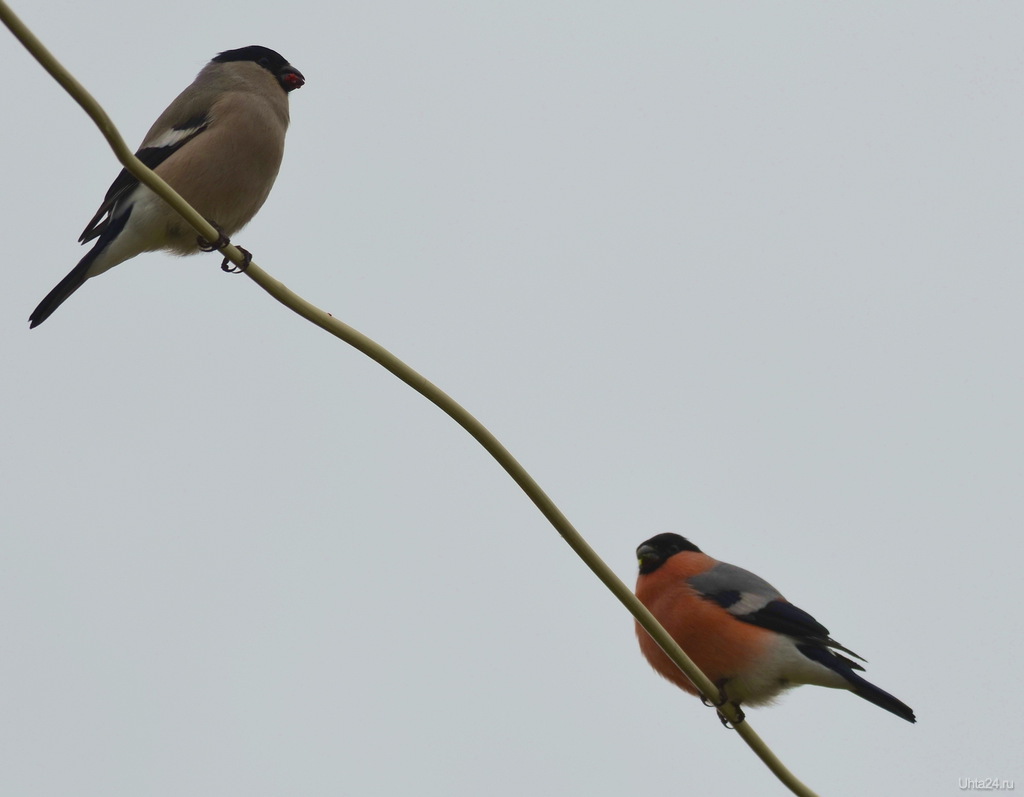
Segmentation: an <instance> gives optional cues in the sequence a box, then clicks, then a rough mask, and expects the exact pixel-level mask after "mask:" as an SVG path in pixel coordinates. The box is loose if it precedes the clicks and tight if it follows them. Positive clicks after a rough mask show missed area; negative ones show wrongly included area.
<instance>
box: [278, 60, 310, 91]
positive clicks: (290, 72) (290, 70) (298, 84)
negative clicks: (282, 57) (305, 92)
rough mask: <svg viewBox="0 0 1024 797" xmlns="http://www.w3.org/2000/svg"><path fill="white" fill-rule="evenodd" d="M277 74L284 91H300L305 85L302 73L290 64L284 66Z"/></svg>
mask: <svg viewBox="0 0 1024 797" xmlns="http://www.w3.org/2000/svg"><path fill="white" fill-rule="evenodd" d="M278 74H279V75H280V78H281V85H282V86H284V90H285V91H295V89H301V88H302V87H303V86H304V85H305V83H306V78H304V77H303V76H302V73H301V72H300V71H299V70H298V69H296V68H295V67H294V66H292V65H291V64H285V67H284V69H282V70H281V71H280V72H279V73H278Z"/></svg>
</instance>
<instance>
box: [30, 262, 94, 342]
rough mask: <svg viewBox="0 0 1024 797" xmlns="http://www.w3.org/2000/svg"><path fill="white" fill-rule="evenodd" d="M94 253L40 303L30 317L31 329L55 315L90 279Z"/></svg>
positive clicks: (72, 270)
mask: <svg viewBox="0 0 1024 797" xmlns="http://www.w3.org/2000/svg"><path fill="white" fill-rule="evenodd" d="M94 251H96V250H93V252H94ZM93 252H89V254H87V255H86V256H85V257H83V258H82V261H81V262H80V263H79V264H78V265H77V266H75V267H74V268H73V269H71V273H70V274H68V275H67V276H66V277H65V278H64V279H62V280H61V281H60V282H58V283H57V287H55V288H54V289H53V290H52V291H50V292H49V293H48V294H46V298H45V299H43V300H42V301H41V302H40V303H39V306H38V307H36V309H35V310H33V311H32V315H30V316H29V317H28V328H29V329H33V328H34V327H37V326H39V325H40V324H41V323H43V322H44V321H45V320H46V319H47V318H49V317H50V316H51V315H53V311H54V310H56V309H57V308H58V307H60V306H61V305H62V304H63V303H64V302H65V301H66V300H67V298H68V297H69V296H70V295H71V294H73V293H74V292H75V291H77V290H78V289H79V288H81V287H82V286H83V285H84V284H85V281H86V279H88V275H87V274H86V272H87V271H88V270H89V265H90V263H92V261H93V257H90V255H92V254H93Z"/></svg>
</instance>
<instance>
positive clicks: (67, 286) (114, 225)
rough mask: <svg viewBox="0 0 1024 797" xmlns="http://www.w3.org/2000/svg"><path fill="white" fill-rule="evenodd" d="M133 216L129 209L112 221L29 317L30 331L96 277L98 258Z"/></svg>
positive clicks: (104, 269) (106, 267) (107, 266)
mask: <svg viewBox="0 0 1024 797" xmlns="http://www.w3.org/2000/svg"><path fill="white" fill-rule="evenodd" d="M131 215H132V212H131V208H129V209H128V211H127V212H125V213H122V214H121V215H120V216H118V217H117V218H116V219H112V220H111V221H110V222H109V223H108V224H107V225H106V226H105V227H104V228H103V232H102V234H101V235H100V236H99V240H98V241H96V243H95V244H94V245H93V247H92V249H90V250H89V251H88V252H86V253H85V257H83V258H82V259H81V260H79V261H78V265H77V266H75V267H74V268H73V269H71V273H70V274H68V275H67V276H66V277H65V278H64V279H62V280H61V281H60V282H58V283H57V286H56V287H55V288H54V289H53V290H52V291H50V292H49V293H48V294H46V298H44V299H43V300H42V301H41V302H40V303H39V306H38V307H36V309H35V310H33V311H32V315H30V316H29V317H28V328H29V329H33V328H35V327H37V326H39V325H40V324H41V323H43V322H44V321H45V320H46V319H47V318H49V317H50V316H51V315H53V311H54V310H56V309H57V308H58V307H60V306H61V305H62V304H64V302H66V301H67V299H68V297H69V296H70V295H71V294H73V293H74V292H75V291H77V290H78V289H79V288H81V287H82V285H84V284H85V281H86V280H87V279H89V277H90V276H95V275H90V274H89V269H90V267H91V266H92V264H93V263H94V262H95V261H96V258H97V257H99V256H100V255H101V254H103V252H104V251H105V250H106V249H107V247H108V246H109V245H110V244H111V242H112V241H114V240H115V239H116V238H117V236H119V235H120V234H121V231H122V230H123V229H124V226H125V224H127V223H128V219H129V218H130V217H131ZM84 237H85V236H84V234H83V238H84ZM93 237H95V236H93ZM86 240H90V239H86ZM83 243H85V241H83ZM117 262H120V261H114V263H108V264H107V265H106V266H105V267H104V268H103V269H102V270H101V271H106V270H107V269H108V268H110V267H111V266H113V265H115V264H116V263H117Z"/></svg>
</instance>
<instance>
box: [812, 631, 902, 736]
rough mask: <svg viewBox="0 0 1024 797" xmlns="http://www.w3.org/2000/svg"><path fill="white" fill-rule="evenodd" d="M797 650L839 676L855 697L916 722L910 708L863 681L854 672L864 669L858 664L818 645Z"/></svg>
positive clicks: (868, 682)
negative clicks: (855, 669)
mask: <svg viewBox="0 0 1024 797" xmlns="http://www.w3.org/2000/svg"><path fill="white" fill-rule="evenodd" d="M797 650H799V651H800V652H801V653H803V654H804V655H805V656H806V657H807V658H809V659H811V660H812V661H816V662H818V664H822V665H824V666H825V667H828V668H829V669H830V670H832V671H833V672H835V673H838V674H839V675H841V676H842V677H843V679H844V680H845V681H846V682H847V683H848V684H849V685H850V687H849V688H850V690H851V691H852V692H853V693H854V694H855V695H857V697H862V698H864V699H865V700H867V701H868V702H869V703H874V704H875V705H876V706H878V707H880V708H884V709H885V710H886V711H891V712H892V713H893V714H895V715H896V716H897V717H901V718H903V719H905V720H906V721H907V722H917V717H915V716H914V710H913V709H912V708H911V707H910V706H908V705H907V704H906V703H904V702H903V701H902V700H899V699H898V698H895V697H893V696H892V695H890V694H889V693H888V692H886V691H884V690H882V689H879V688H878V687H877V686H875V685H874V684H873V683H871V682H870V681H867V680H865V679H864V678H862V677H861V676H859V675H858V674H857V673H856V672H854V667H856V668H857V669H858V670H863V669H864V668H863V667H861V666H860V665H859V664H857V663H855V662H852V661H850V660H849V659H847V658H846V657H845V656H840V655H839V654H837V653H833V652H832V651H830V650H828V649H827V648H823V647H820V646H818V645H797ZM847 652H850V651H847ZM855 655H856V654H855Z"/></svg>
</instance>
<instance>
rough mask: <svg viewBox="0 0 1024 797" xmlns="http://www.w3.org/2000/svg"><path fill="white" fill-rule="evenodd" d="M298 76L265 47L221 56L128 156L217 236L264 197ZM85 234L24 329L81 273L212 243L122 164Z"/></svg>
mask: <svg viewBox="0 0 1024 797" xmlns="http://www.w3.org/2000/svg"><path fill="white" fill-rule="evenodd" d="M303 83H305V78H304V77H303V76H302V73H301V72H299V70H297V69H296V68H295V67H293V66H292V65H291V64H289V63H288V61H287V60H285V58H284V57H283V56H282V55H280V54H279V53H276V52H274V51H273V50H271V49H269V48H267V47H259V46H256V45H253V46H251V47H242V48H241V49H238V50H227V51H225V52H223V53H220V54H219V55H217V56H215V57H214V59H213V60H212V61H210V63H208V64H207V65H206V66H205V67H203V69H202V71H200V72H199V74H198V75H197V76H196V79H195V80H194V81H193V82H192V85H190V86H189V87H188V88H187V89H185V90H184V91H183V92H182V93H181V94H179V95H178V97H177V98H176V99H175V100H174V102H172V103H171V104H170V105H169V106H168V108H167V110H165V111H164V112H163V113H162V114H160V118H158V119H157V120H156V122H155V123H154V124H153V126H152V127H151V128H150V130H149V132H148V133H147V134H146V137H145V139H144V140H143V142H142V146H141V147H140V148H139V151H138V152H137V153H136V155H137V156H138V158H139V160H141V161H142V162H143V163H144V164H146V165H147V166H149V167H150V168H151V169H153V170H154V171H155V172H156V173H157V174H158V175H160V176H161V177H162V178H163V179H164V180H166V181H167V183H168V184H169V185H170V186H171V187H172V188H174V189H175V190H176V191H177V192H178V193H179V194H181V196H182V197H183V198H184V199H185V201H186V202H188V203H189V204H191V205H192V206H193V207H194V208H195V209H196V210H198V211H199V213H200V214H202V215H203V217H204V218H206V219H207V220H208V221H209V222H210V223H211V224H213V225H214V226H215V227H217V228H218V229H219V230H220V232H221V235H222V238H224V239H226V238H227V236H230V235H233V234H234V233H236V232H237V231H238V230H240V229H242V227H244V226H245V225H246V224H248V223H249V221H250V220H251V219H252V217H253V216H255V215H256V211H258V210H259V209H260V208H261V207H262V206H263V203H264V202H265V201H266V200H267V197H268V196H269V195H270V189H271V187H273V185H274V180H275V179H276V178H277V172H278V169H280V167H281V159H282V157H283V156H284V137H285V131H286V130H287V129H288V93H289V92H291V91H293V90H295V89H297V88H299V87H301V86H302V85H303ZM93 239H95V240H96V243H95V244H94V245H93V247H92V249H90V250H89V252H88V254H86V256H85V257H83V258H82V260H81V261H80V262H79V264H78V265H77V266H75V267H74V268H73V269H72V270H71V273H70V274H68V275H67V276H66V277H64V279H62V280H61V281H60V282H59V283H58V284H57V287H55V288H54V289H53V290H52V291H50V292H49V293H48V294H47V295H46V298H45V299H43V300H42V301H41V302H40V303H39V306H38V307H37V308H36V309H35V310H34V311H32V315H31V316H30V317H29V327H30V328H31V327H36V326H39V324H41V323H43V322H44V321H45V320H46V319H47V318H49V317H50V315H51V314H52V313H53V311H54V310H56V309H57V308H58V307H60V305H61V303H63V302H64V301H65V300H66V299H67V298H68V297H69V296H70V295H71V294H72V293H74V292H75V291H77V290H78V289H79V288H80V287H82V285H83V284H84V283H85V281H86V280H87V279H89V278H90V277H95V276H96V275H97V274H102V273H103V272H104V271H107V270H108V269H111V268H113V267H114V266H116V265H117V264H118V263H123V262H124V261H125V260H128V259H130V258H133V257H135V256H136V255H138V254H141V253H142V252H152V251H155V250H158V249H164V250H166V251H168V252H172V253H173V254H176V255H189V254H194V253H196V252H199V251H201V250H206V251H208V250H209V249H210V248H211V246H212V245H204V244H205V242H204V241H202V240H201V239H199V238H197V236H196V233H195V230H193V229H192V227H191V226H189V225H188V224H187V223H186V222H185V220H184V219H182V218H181V217H180V216H179V215H178V214H177V213H175V212H174V211H173V210H172V209H171V208H170V206H168V205H167V204H166V203H165V202H164V201H163V200H162V199H160V198H159V197H158V196H157V195H156V194H154V193H153V192H152V191H151V190H150V189H149V188H147V187H146V186H144V185H142V184H140V183H139V181H138V180H136V179H135V177H134V176H132V174H131V173H130V172H129V171H128V170H127V169H122V170H121V173H120V174H119V175H118V176H117V179H116V180H114V182H113V184H112V185H111V186H110V189H109V190H108V191H107V195H106V197H105V198H104V199H103V204H102V205H100V207H99V210H97V211H96V215H95V216H93V217H92V220H91V221H90V222H89V224H88V225H87V226H86V228H85V231H84V232H83V233H82V235H81V237H79V239H78V240H79V242H80V243H86V242H87V241H92V240H93ZM225 242H226V240H222V241H219V242H218V244H217V245H223V244H224V243H225Z"/></svg>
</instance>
